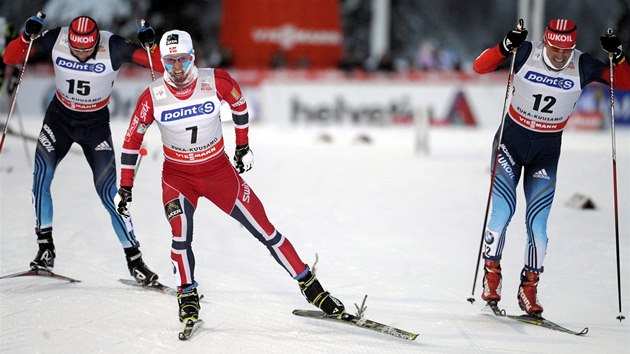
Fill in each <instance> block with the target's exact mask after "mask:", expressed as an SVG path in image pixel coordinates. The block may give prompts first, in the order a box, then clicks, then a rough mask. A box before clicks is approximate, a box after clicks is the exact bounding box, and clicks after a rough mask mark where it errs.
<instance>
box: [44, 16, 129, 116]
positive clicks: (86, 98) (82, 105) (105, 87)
mask: <svg viewBox="0 0 630 354" xmlns="http://www.w3.org/2000/svg"><path fill="white" fill-rule="evenodd" d="M111 35H112V34H111V33H110V32H107V31H101V32H100V36H101V40H100V44H99V47H98V49H97V54H96V57H95V58H94V59H89V60H88V61H86V62H85V63H81V62H80V61H79V60H78V59H77V58H75V57H74V56H72V54H71V53H70V46H69V45H68V27H63V28H62V29H61V31H60V32H59V36H58V37H57V41H56V42H55V46H54V47H53V50H52V60H53V64H54V65H53V66H54V68H55V87H56V92H55V95H56V96H57V98H58V99H59V100H60V101H61V103H63V104H64V105H65V106H66V107H68V108H69V109H72V110H74V111H96V110H99V109H101V108H103V107H105V106H107V103H108V102H109V96H110V95H111V92H112V85H113V84H114V80H116V76H117V75H118V71H117V70H114V69H113V68H112V61H111V57H110V52H109V37H110V36H111Z"/></svg>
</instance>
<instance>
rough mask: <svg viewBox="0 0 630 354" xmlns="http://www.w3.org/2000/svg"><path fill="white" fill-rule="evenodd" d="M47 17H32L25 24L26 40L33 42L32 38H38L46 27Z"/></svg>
mask: <svg viewBox="0 0 630 354" xmlns="http://www.w3.org/2000/svg"><path fill="white" fill-rule="evenodd" d="M44 18H45V16H42V17H39V16H31V17H29V19H28V20H26V23H25V24H24V38H26V39H27V40H29V41H30V40H31V36H37V35H38V34H39V32H40V31H41V30H42V28H43V27H44Z"/></svg>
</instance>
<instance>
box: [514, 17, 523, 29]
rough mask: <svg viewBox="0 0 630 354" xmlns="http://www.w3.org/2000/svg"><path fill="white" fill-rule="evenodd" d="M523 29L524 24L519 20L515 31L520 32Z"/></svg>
mask: <svg viewBox="0 0 630 354" xmlns="http://www.w3.org/2000/svg"><path fill="white" fill-rule="evenodd" d="M523 28H525V23H524V22H523V19H522V18H519V19H518V23H517V24H516V29H517V30H519V31H522V30H523Z"/></svg>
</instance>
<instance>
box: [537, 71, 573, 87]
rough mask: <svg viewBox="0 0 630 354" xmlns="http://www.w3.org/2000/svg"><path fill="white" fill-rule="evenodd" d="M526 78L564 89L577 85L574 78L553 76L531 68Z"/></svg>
mask: <svg viewBox="0 0 630 354" xmlns="http://www.w3.org/2000/svg"><path fill="white" fill-rule="evenodd" d="M525 80H527V81H531V82H534V83H537V84H543V85H546V86H549V87H557V88H559V89H563V90H570V89H571V88H573V86H575V83H574V82H573V80H570V79H565V78H562V77H551V76H547V75H544V74H541V73H537V72H535V71H531V70H530V71H528V72H527V74H525Z"/></svg>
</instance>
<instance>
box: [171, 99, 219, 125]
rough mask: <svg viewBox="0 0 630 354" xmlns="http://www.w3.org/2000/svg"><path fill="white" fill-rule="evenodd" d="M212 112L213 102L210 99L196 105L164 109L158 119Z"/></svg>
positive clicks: (182, 117) (180, 117) (186, 116)
mask: <svg viewBox="0 0 630 354" xmlns="http://www.w3.org/2000/svg"><path fill="white" fill-rule="evenodd" d="M212 112H214V103H213V102H212V101H208V102H204V103H201V104H197V105H192V106H187V107H182V108H177V109H171V110H168V111H164V112H162V115H161V116H160V121H162V122H169V121H173V120H178V119H184V118H189V117H194V116H199V115H202V114H210V113H212Z"/></svg>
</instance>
